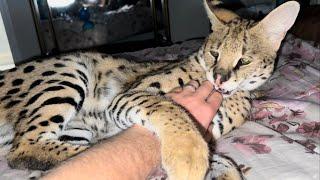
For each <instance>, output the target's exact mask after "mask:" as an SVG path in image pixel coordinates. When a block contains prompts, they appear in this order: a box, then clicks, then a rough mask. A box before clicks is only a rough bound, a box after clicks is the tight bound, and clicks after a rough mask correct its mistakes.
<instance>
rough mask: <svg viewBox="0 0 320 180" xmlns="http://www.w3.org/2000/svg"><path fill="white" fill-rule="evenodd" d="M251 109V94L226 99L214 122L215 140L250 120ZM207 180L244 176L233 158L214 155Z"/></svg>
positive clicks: (238, 179)
mask: <svg viewBox="0 0 320 180" xmlns="http://www.w3.org/2000/svg"><path fill="white" fill-rule="evenodd" d="M250 109H251V98H250V93H249V92H245V91H238V92H236V93H235V94H233V95H232V96H231V97H229V98H226V99H224V100H223V102H222V105H221V107H220V108H219V110H218V112H217V115H216V116H215V117H214V119H213V122H212V136H213V137H212V138H213V140H216V139H218V138H219V137H221V136H222V135H225V134H227V133H229V132H230V131H231V130H233V129H234V128H237V127H239V126H241V125H242V124H243V123H244V122H245V121H246V120H247V118H249V115H250ZM209 144H212V143H209ZM210 146H211V145H210ZM210 148H211V149H213V148H212V147H210ZM206 179H218V180H219V179H221V180H222V179H224V180H242V179H243V175H242V172H241V170H240V169H239V167H238V165H237V164H236V163H235V162H234V161H233V160H232V159H231V158H229V157H227V156H223V155H218V154H214V155H213V156H211V157H210V168H209V172H208V174H207V177H206Z"/></svg>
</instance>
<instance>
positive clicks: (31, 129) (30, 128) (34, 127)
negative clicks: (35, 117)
mask: <svg viewBox="0 0 320 180" xmlns="http://www.w3.org/2000/svg"><path fill="white" fill-rule="evenodd" d="M35 129H37V126H30V127H29V128H28V129H27V132H30V131H33V130H35Z"/></svg>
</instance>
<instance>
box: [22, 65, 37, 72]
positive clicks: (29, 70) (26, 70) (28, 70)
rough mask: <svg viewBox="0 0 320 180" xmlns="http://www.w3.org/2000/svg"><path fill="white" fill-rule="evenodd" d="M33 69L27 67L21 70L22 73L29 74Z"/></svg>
mask: <svg viewBox="0 0 320 180" xmlns="http://www.w3.org/2000/svg"><path fill="white" fill-rule="evenodd" d="M34 69H35V68H34V66H27V67H25V68H24V69H23V72H24V73H30V72H32V71H33V70H34Z"/></svg>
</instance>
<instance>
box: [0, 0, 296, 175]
mask: <svg viewBox="0 0 320 180" xmlns="http://www.w3.org/2000/svg"><path fill="white" fill-rule="evenodd" d="M205 7H206V9H207V13H208V16H209V18H210V20H211V22H212V24H213V26H212V31H213V33H212V34H211V35H210V36H209V37H208V38H207V40H206V41H205V43H204V44H203V46H202V47H201V48H200V49H199V51H198V52H197V53H194V54H192V55H191V56H190V57H189V58H187V59H185V60H183V61H175V62H166V61H163V62H140V63H138V62H134V61H132V60H130V59H122V58H115V57H112V56H109V55H105V54H101V53H91V52H87V53H71V54H66V55H62V56H59V57H53V58H49V59H43V60H37V61H33V62H28V63H25V64H22V65H20V66H18V67H17V68H13V69H11V70H9V71H6V72H2V73H1V74H0V90H1V94H0V129H1V130H0V135H1V141H0V142H1V145H2V146H3V148H2V150H8V149H10V151H9V152H8V154H7V159H8V162H9V165H10V166H11V167H13V168H20V169H24V168H28V169H40V170H47V169H49V168H51V167H53V166H54V165H56V164H58V163H59V162H61V161H63V160H66V159H68V158H70V157H72V156H74V155H76V154H78V153H80V152H82V151H84V150H85V149H87V148H89V147H90V146H91V145H92V144H94V143H96V142H97V141H99V140H101V139H104V138H107V137H110V136H112V135H115V134H117V133H119V132H120V131H122V130H124V129H127V128H129V127H130V126H132V125H133V124H140V125H142V126H144V127H146V128H148V129H149V130H151V131H153V132H155V133H156V134H157V135H158V137H159V139H160V141H161V145H162V146H161V153H162V163H163V166H164V168H165V170H166V171H167V173H168V176H169V178H170V179H192V180H196V179H203V178H204V176H205V174H206V171H207V168H208V165H209V162H208V153H209V150H208V147H207V143H206V142H205V141H204V140H203V138H202V135H201V134H200V132H199V130H198V127H197V126H196V125H195V124H194V121H193V118H192V117H191V116H190V115H189V114H188V113H187V112H186V111H185V110H184V109H183V108H182V107H181V106H178V105H177V104H175V103H174V102H172V101H171V100H170V99H167V98H166V97H164V96H163V95H164V94H165V93H167V92H169V91H170V90H171V89H173V88H175V87H177V86H183V85H184V84H186V83H188V82H189V81H190V80H195V81H198V82H201V81H204V80H206V79H208V80H211V81H214V80H215V78H216V76H217V74H219V75H220V76H222V84H221V85H219V84H215V86H216V88H217V89H220V91H221V92H222V93H223V95H224V97H225V99H224V101H223V103H222V106H221V108H220V109H219V111H218V113H217V115H216V117H215V118H214V120H213V121H212V126H213V130H212V134H213V135H214V138H215V139H216V138H218V137H219V136H221V135H223V134H225V133H227V132H229V131H230V130H232V129H234V128H235V127H238V126H240V125H241V124H242V123H243V122H244V120H245V119H246V117H247V116H248V114H249V111H250V93H249V91H251V90H253V89H255V88H257V87H258V86H260V85H261V84H263V82H265V81H266V79H267V78H268V77H269V76H270V75H271V72H272V69H273V64H274V59H275V57H276V52H277V50H278V48H279V45H280V42H281V40H282V38H283V36H284V35H285V33H286V31H287V30H288V29H289V28H290V26H291V25H292V23H293V22H294V19H295V17H296V14H297V12H298V9H299V6H298V4H297V3H294V2H289V3H286V4H285V5H283V6H281V7H279V8H278V9H277V10H275V11H274V12H272V13H271V15H269V16H267V17H266V18H265V19H264V20H263V21H261V22H260V23H258V24H253V23H252V22H251V21H248V20H243V19H241V18H239V17H237V16H236V15H235V14H233V13H231V12H228V11H225V10H216V9H214V7H213V8H212V7H211V5H210V2H208V3H207V2H206V3H205ZM215 13H216V14H215ZM286 13H288V14H289V16H288V15H285V14H286ZM278 14H280V15H281V16H283V17H279V15H278ZM275 17H277V18H278V19H282V18H284V19H286V22H282V24H279V23H278V20H275V19H274V18H275ZM219 18H220V19H219ZM270 19H271V20H270ZM273 20H275V22H274V23H273V24H272V23H270V22H271V21H273ZM266 22H267V23H270V25H267V24H266ZM270 26H274V27H277V28H276V30H277V33H280V36H278V35H277V34H276V35H275V32H273V31H272V28H270ZM278 26H279V27H278ZM268 33H269V35H270V37H266V34H268ZM273 36H276V37H273ZM243 58H245V59H248V60H249V61H250V63H249V64H245V63H244V62H242V59H243ZM241 62H242V63H241ZM174 147H176V148H174ZM226 162H228V161H226ZM228 172H233V173H234V171H232V170H227V171H226V174H228ZM218 174H219V173H218ZM223 177H234V175H232V176H231V175H230V174H229V176H227V175H224V176H223ZM239 178H241V177H239Z"/></svg>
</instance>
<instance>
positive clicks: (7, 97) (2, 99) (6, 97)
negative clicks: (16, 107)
mask: <svg viewBox="0 0 320 180" xmlns="http://www.w3.org/2000/svg"><path fill="white" fill-rule="evenodd" d="M11 97H12V96H4V97H3V98H1V101H4V100H7V99H10V98H11Z"/></svg>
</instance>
